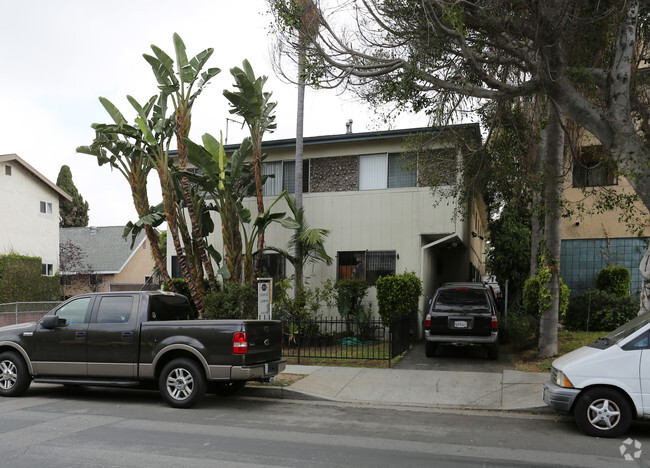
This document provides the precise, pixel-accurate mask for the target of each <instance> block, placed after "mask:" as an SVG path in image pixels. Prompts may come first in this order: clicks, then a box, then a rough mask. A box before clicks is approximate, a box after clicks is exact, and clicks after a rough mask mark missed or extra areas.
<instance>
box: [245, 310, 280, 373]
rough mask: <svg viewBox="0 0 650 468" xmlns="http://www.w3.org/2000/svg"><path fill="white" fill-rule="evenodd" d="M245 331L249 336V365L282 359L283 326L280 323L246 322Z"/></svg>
mask: <svg viewBox="0 0 650 468" xmlns="http://www.w3.org/2000/svg"><path fill="white" fill-rule="evenodd" d="M245 329H246V334H247V336H248V353H246V364H247V365H251V364H257V363H262V362H268V361H275V360H278V359H281V358H282V325H281V323H280V322H278V321H270V320H269V321H266V320H246V321H245Z"/></svg>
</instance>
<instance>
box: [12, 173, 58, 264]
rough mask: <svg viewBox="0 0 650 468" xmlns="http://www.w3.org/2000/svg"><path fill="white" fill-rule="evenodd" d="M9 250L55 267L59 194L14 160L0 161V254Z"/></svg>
mask: <svg viewBox="0 0 650 468" xmlns="http://www.w3.org/2000/svg"><path fill="white" fill-rule="evenodd" d="M7 166H9V167H10V169H9V170H7V169H6V167H7ZM8 172H11V175H9V174H8ZM41 203H44V204H45V205H44V206H42V205H41ZM41 210H43V211H45V213H42V212H41ZM12 252H14V253H18V254H21V255H27V256H32V257H41V259H42V262H43V263H45V264H48V265H52V269H53V272H56V271H57V270H58V268H59V194H58V193H57V192H55V191H54V190H53V189H52V188H50V187H49V186H48V185H46V184H45V183H44V182H43V181H42V180H41V179H39V178H38V177H36V176H35V175H34V174H33V173H32V172H31V171H29V170H27V169H26V168H25V167H23V166H22V165H21V164H20V163H18V162H16V161H9V162H3V163H0V254H8V253H12Z"/></svg>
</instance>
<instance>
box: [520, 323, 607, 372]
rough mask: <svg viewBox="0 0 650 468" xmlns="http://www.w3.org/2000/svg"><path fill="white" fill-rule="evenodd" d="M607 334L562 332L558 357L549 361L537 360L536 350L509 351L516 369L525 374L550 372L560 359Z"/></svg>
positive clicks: (548, 359) (559, 338) (559, 339)
mask: <svg viewBox="0 0 650 468" xmlns="http://www.w3.org/2000/svg"><path fill="white" fill-rule="evenodd" d="M606 334H607V332H573V331H567V330H561V331H559V332H558V337H557V339H558V352H557V356H554V357H552V358H547V359H537V350H536V349H525V350H523V351H515V350H509V351H508V354H509V355H510V359H511V360H512V362H513V364H514V365H515V369H517V370H519V371H524V372H550V370H551V364H552V363H553V361H554V360H555V359H557V358H558V357H560V356H562V355H564V354H567V353H570V352H571V351H573V350H574V349H578V348H581V347H583V346H585V345H587V344H589V343H593V342H594V341H595V340H596V338H598V337H601V336H604V335H606Z"/></svg>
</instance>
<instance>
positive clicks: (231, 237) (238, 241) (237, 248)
mask: <svg viewBox="0 0 650 468" xmlns="http://www.w3.org/2000/svg"><path fill="white" fill-rule="evenodd" d="M219 214H220V215H221V233H222V235H223V246H224V250H225V253H226V266H227V267H228V271H229V272H230V282H231V283H238V282H240V281H242V259H243V255H242V246H243V244H242V237H241V231H240V230H239V216H238V214H237V208H236V207H235V204H234V202H232V201H231V200H229V199H226V198H225V197H222V201H221V211H220V212H219Z"/></svg>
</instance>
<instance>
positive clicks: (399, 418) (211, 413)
mask: <svg viewBox="0 0 650 468" xmlns="http://www.w3.org/2000/svg"><path fill="white" fill-rule="evenodd" d="M628 436H629V437H630V440H632V441H633V442H632V446H633V444H634V442H638V443H639V444H642V453H640V454H639V458H635V459H634V460H633V462H630V463H627V462H625V460H624V458H623V455H622V454H621V447H623V448H624V449H625V453H632V454H634V452H633V451H632V449H631V448H629V446H628V445H624V442H625V440H624V439H614V440H607V439H597V438H592V437H587V436H585V435H583V434H582V433H581V432H580V431H579V430H578V428H577V427H576V425H575V424H574V423H573V421H571V420H569V419H564V418H557V417H556V416H554V415H534V414H523V413H503V412H480V411H442V410H433V409H427V408H397V407H386V406H382V407H373V406H371V405H368V404H349V403H347V404H345V403H334V402H314V401H292V400H281V401H280V400H274V399H260V398H249V397H241V396H240V397H234V398H218V397H216V396H212V395H209V396H207V397H206V398H205V399H204V401H203V402H202V403H201V404H200V405H199V406H198V407H196V408H195V409H191V410H179V409H172V408H169V407H167V406H166V405H165V404H164V403H163V402H162V401H161V399H160V397H159V395H158V394H157V392H152V391H136V390H114V389H99V388H79V389H75V388H63V387H60V386H51V385H42V384H41V385H34V386H33V387H32V388H30V390H29V391H28V393H27V395H26V396H25V397H22V398H2V399H0V440H1V441H2V445H1V449H0V454H1V457H0V459H1V462H2V466H3V467H5V466H6V467H33V466H48V467H50V466H51V467H85V466H94V467H98V466H99V467H113V466H115V467H117V466H120V467H131V466H133V467H136V466H137V467H143V466H162V467H167V466H170V467H171V466H174V467H190V466H192V467H203V466H205V467H207V466H210V467H213V466H226V465H227V466H234V467H240V466H246V467H249V466H296V467H304V466H310V467H312V466H314V467H332V466H355V467H377V466H399V467H408V466H418V467H422V466H443V467H461V466H493V467H496V466H536V467H542V466H584V467H596V466H598V467H609V466H646V467H647V466H650V458H649V456H648V453H647V451H648V448H649V447H645V445H646V444H647V445H650V425H649V424H647V423H639V424H635V425H634V426H633V427H632V429H631V431H630V433H629V434H628Z"/></svg>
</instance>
